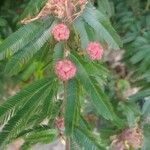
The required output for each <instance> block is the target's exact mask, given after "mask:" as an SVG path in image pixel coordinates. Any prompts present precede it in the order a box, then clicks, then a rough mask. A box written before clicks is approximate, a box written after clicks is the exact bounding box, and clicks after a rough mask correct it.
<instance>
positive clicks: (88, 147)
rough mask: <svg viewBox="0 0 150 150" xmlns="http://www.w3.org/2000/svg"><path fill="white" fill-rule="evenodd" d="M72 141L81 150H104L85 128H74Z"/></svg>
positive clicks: (94, 136) (98, 140) (97, 139)
mask: <svg viewBox="0 0 150 150" xmlns="http://www.w3.org/2000/svg"><path fill="white" fill-rule="evenodd" d="M72 139H73V140H74V141H75V142H76V143H77V144H78V145H79V146H80V148H81V149H82V148H83V150H105V148H104V147H103V146H102V144H101V143H100V139H99V138H97V137H96V135H94V134H93V133H92V132H91V131H89V130H88V129H86V128H81V127H76V128H75V130H74V134H73V138H72Z"/></svg>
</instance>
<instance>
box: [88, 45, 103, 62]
mask: <svg viewBox="0 0 150 150" xmlns="http://www.w3.org/2000/svg"><path fill="white" fill-rule="evenodd" d="M86 51H87V54H88V55H89V58H90V59H91V60H100V59H101V58H102V55H103V48H102V46H101V45H100V44H99V43H98V42H90V43H89V44H88V46H87V48H86Z"/></svg>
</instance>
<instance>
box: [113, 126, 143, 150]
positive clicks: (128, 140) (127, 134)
mask: <svg viewBox="0 0 150 150" xmlns="http://www.w3.org/2000/svg"><path fill="white" fill-rule="evenodd" d="M142 143H143V137H142V133H141V129H139V128H138V127H135V128H131V129H125V130H124V131H123V132H122V133H121V134H120V135H118V137H117V138H116V139H114V140H113V142H112V144H111V150H125V149H126V147H127V146H128V147H129V148H131V147H132V148H134V149H138V148H140V147H141V146H142Z"/></svg>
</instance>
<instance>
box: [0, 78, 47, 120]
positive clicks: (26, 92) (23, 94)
mask: <svg viewBox="0 0 150 150" xmlns="http://www.w3.org/2000/svg"><path fill="white" fill-rule="evenodd" d="M49 80H50V79H41V80H38V81H35V82H33V83H32V84H31V85H28V86H27V87H25V88H24V89H23V90H21V91H20V92H19V93H17V94H16V95H15V96H13V97H10V98H8V100H7V101H6V102H4V103H3V104H2V105H0V117H1V116H3V115H4V114H5V113H7V112H8V111H10V110H11V109H13V108H14V107H16V106H17V105H18V104H19V103H21V102H22V101H24V98H27V97H28V96H31V95H32V94H33V93H35V92H36V91H37V90H38V89H39V88H40V87H42V86H43V85H45V84H46V83H47V82H48V81H49Z"/></svg>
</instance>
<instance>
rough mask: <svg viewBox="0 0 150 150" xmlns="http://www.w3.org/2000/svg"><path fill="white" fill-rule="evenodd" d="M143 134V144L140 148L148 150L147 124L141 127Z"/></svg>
mask: <svg viewBox="0 0 150 150" xmlns="http://www.w3.org/2000/svg"><path fill="white" fill-rule="evenodd" d="M143 134H144V143H143V147H142V148H141V150H149V149H150V144H149V141H150V125H149V124H145V125H144V127H143Z"/></svg>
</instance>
